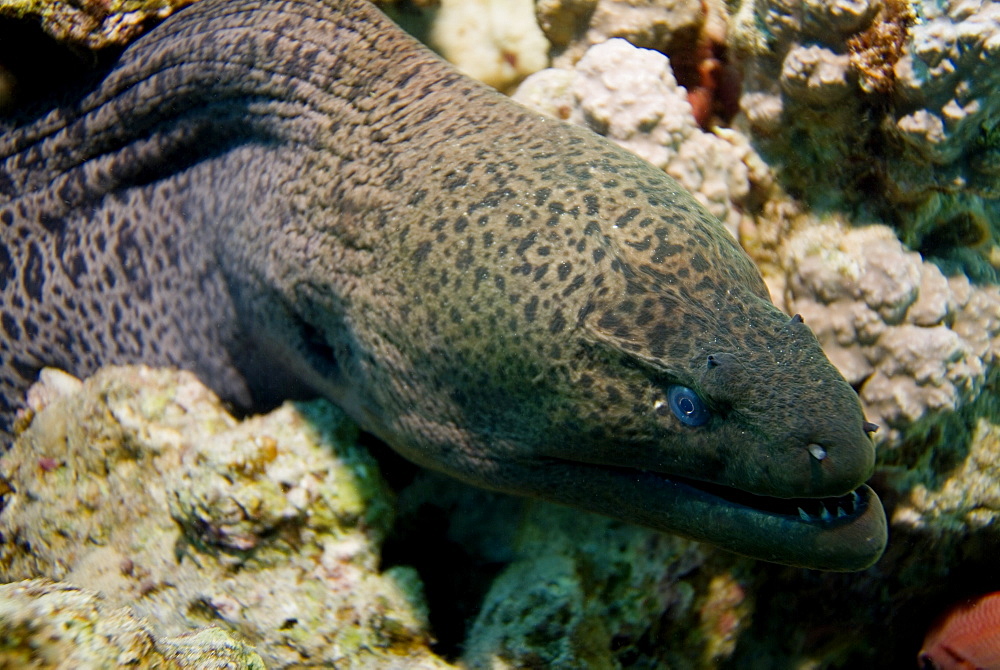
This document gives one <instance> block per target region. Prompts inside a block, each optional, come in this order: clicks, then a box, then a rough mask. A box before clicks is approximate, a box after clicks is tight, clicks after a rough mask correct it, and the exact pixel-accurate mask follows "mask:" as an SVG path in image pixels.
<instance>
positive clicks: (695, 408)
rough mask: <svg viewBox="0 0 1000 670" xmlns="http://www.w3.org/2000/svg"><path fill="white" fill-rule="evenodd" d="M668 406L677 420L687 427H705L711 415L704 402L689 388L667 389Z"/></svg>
mask: <svg viewBox="0 0 1000 670" xmlns="http://www.w3.org/2000/svg"><path fill="white" fill-rule="evenodd" d="M667 405H668V406H669V407H670V411H671V412H673V413H674V416H676V417H677V420H678V421H680V422H681V423H683V424H684V425H685V426H704V425H705V424H706V423H708V419H709V417H710V414H709V412H708V407H706V406H705V403H704V401H703V400H702V399H701V398H699V397H698V394H697V393H695V392H694V391H693V390H691V389H689V388H688V387H687V386H676V385H675V386H671V387H669V388H667Z"/></svg>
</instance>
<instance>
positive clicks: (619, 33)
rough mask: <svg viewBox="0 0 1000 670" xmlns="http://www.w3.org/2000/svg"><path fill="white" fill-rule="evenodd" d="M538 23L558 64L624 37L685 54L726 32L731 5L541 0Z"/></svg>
mask: <svg viewBox="0 0 1000 670" xmlns="http://www.w3.org/2000/svg"><path fill="white" fill-rule="evenodd" d="M535 11H536V12H537V14H538V22H539V23H540V24H541V27H542V30H543V31H545V35H546V36H547V37H548V38H549V41H550V42H552V46H553V50H554V51H556V52H557V53H558V54H559V55H558V56H557V58H556V65H557V66H558V67H565V68H568V67H571V66H572V65H573V64H574V63H576V61H578V60H580V58H582V57H583V54H584V53H585V52H586V51H587V49H589V48H590V47H591V46H593V45H595V44H600V43H602V42H606V41H607V40H609V39H612V38H615V37H620V38H622V39H624V40H627V41H628V42H629V43H631V44H634V45H635V46H637V47H642V48H645V49H654V50H656V51H661V52H663V53H666V54H676V55H678V56H680V55H681V54H684V53H693V52H695V51H697V49H698V47H699V45H700V44H701V43H703V42H705V41H707V40H710V39H712V38H714V39H715V41H718V42H721V41H722V38H723V36H724V34H725V9H724V6H723V4H722V3H720V2H702V1H701V0H669V1H667V0H539V2H538V3H537V8H536V10H535Z"/></svg>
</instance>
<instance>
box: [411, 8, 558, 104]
mask: <svg viewBox="0 0 1000 670" xmlns="http://www.w3.org/2000/svg"><path fill="white" fill-rule="evenodd" d="M429 39H430V43H431V45H432V46H433V47H434V48H435V49H436V50H437V51H439V52H440V53H441V55H442V56H444V57H445V58H447V59H448V60H449V61H451V62H452V63H454V64H455V65H456V66H457V67H458V69H459V70H461V71H462V72H464V73H465V74H467V75H469V76H471V77H475V78H476V79H479V80H480V81H482V82H485V83H487V84H489V85H490V86H493V87H495V88H499V89H504V88H507V87H509V86H512V85H514V84H516V83H518V82H519V81H521V80H522V79H524V77H526V76H527V75H529V74H531V73H533V72H537V71H538V70H541V69H542V68H544V67H546V66H547V65H548V62H549V57H548V51H549V42H548V40H547V39H545V35H543V34H542V31H541V29H540V28H539V27H538V23H537V22H536V21H535V12H534V4H533V3H532V2H531V0H441V4H440V8H439V9H438V10H437V13H436V16H435V18H434V21H433V26H432V27H431V31H430V36H429Z"/></svg>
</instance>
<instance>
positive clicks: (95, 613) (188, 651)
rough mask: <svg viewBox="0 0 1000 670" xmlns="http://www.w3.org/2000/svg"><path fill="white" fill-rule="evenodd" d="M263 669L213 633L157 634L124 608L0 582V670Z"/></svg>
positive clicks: (52, 588) (49, 587)
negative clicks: (124, 669) (114, 669)
mask: <svg viewBox="0 0 1000 670" xmlns="http://www.w3.org/2000/svg"><path fill="white" fill-rule="evenodd" d="M124 666H127V667H130V668H139V669H142V668H178V669H179V668H192V667H197V668H202V669H204V670H215V669H218V670H224V669H230V670H233V669H239V670H264V667H265V666H264V662H263V661H262V660H261V658H260V656H259V655H258V654H257V653H256V652H255V651H254V650H253V648H251V647H250V646H249V645H247V644H245V643H243V642H239V641H237V640H235V639H233V638H232V637H230V636H229V635H227V634H226V633H225V632H224V631H223V630H222V629H220V628H203V629H200V630H198V631H197V632H192V633H185V634H182V635H178V636H176V637H163V636H157V635H156V634H155V633H154V632H153V629H152V627H151V626H150V625H149V624H148V622H146V621H144V620H143V619H141V618H138V617H136V616H135V615H134V614H133V613H131V612H130V611H129V609H128V608H127V607H119V608H115V607H112V606H110V605H108V603H107V602H106V599H105V598H103V597H102V596H101V595H100V594H99V593H97V592H95V591H91V590H88V589H80V588H76V587H74V586H69V585H66V584H60V583H58V582H53V581H51V580H46V579H35V580H26V581H22V582H15V583H13V584H3V585H0V667H4V668H33V669H35V670H43V669H47V668H51V669H53V670H55V669H62V668H65V669H66V670H71V669H72V668H111V667H124Z"/></svg>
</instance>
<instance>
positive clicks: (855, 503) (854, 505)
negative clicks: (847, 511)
mask: <svg viewBox="0 0 1000 670" xmlns="http://www.w3.org/2000/svg"><path fill="white" fill-rule="evenodd" d="M860 502H861V496H859V495H858V492H857V491H851V513H854V512H856V511H857V510H858V503H860Z"/></svg>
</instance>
